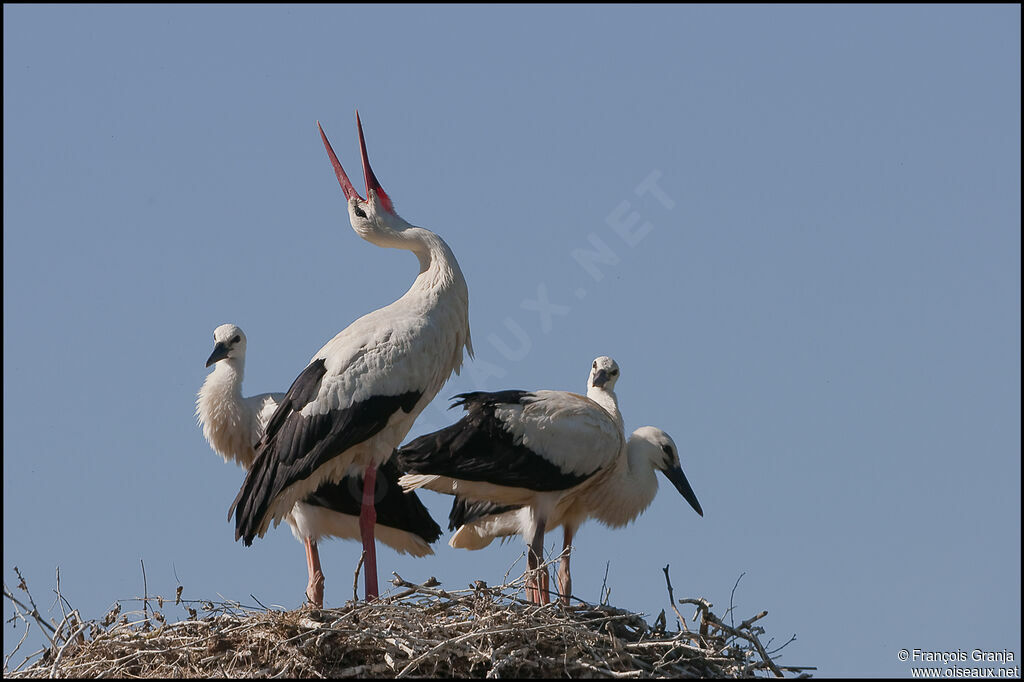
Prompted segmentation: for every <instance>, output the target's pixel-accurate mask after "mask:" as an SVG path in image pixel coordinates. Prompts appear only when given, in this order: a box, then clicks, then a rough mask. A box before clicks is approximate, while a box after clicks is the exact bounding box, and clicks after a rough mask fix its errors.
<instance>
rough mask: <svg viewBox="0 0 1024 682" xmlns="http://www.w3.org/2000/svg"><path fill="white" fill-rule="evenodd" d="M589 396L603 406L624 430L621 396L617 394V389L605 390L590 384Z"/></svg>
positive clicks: (620, 428)
mask: <svg viewBox="0 0 1024 682" xmlns="http://www.w3.org/2000/svg"><path fill="white" fill-rule="evenodd" d="M587 397H588V398H590V399H591V400H593V401H594V402H595V403H597V404H598V405H600V406H601V407H603V408H604V409H605V412H607V413H608V414H610V415H611V417H612V419H614V420H615V423H616V424H618V426H619V430H620V431H622V430H624V428H625V427H624V425H623V422H622V414H621V413H620V412H619V398H618V397H617V396H616V395H615V391H609V390H605V389H604V388H598V387H597V386H589V387H588V388H587Z"/></svg>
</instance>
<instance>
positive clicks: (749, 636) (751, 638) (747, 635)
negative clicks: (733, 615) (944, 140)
mask: <svg viewBox="0 0 1024 682" xmlns="http://www.w3.org/2000/svg"><path fill="white" fill-rule="evenodd" d="M767 615H768V612H767V611H762V612H761V613H759V614H757V615H756V616H753V617H752V618H748V619H747V620H745V621H743V622H742V623H740V628H743V627H746V628H747V629H748V632H743V630H741V629H740V628H733V627H730V626H728V625H726V624H725V623H723V622H722V621H720V620H719V619H718V618H717V617H715V616H714V615H712V616H711V619H712V622H713V623H714V624H715V627H717V628H719V629H720V630H722V632H725V633H726V634H730V635H733V636H734V637H740V638H742V639H745V640H747V641H748V642H750V643H751V644H753V645H754V648H756V649H757V653H759V654H761V659H762V660H763V661H764V662H765V664H767V666H768V667H769V668H771V670H772V672H773V673H775V676H776V677H783V675H782V671H781V670H779V666H777V665H775V661H773V660H772V658H771V656H769V655H768V652H766V651H765V650H764V646H762V645H761V640H759V639H758V638H757V635H756V634H754V631H753V630H749V628H750V625H751V624H752V623H753V622H754V621H756V620H760V619H761V618H764V617H765V616H767ZM762 632H763V630H762Z"/></svg>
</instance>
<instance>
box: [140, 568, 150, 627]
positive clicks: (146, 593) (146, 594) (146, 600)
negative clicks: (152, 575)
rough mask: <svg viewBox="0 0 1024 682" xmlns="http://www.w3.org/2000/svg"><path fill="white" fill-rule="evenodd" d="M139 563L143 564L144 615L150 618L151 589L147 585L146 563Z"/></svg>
mask: <svg viewBox="0 0 1024 682" xmlns="http://www.w3.org/2000/svg"><path fill="white" fill-rule="evenodd" d="M139 563H140V564H142V615H144V616H146V617H147V618H149V615H148V610H149V587H148V586H147V585H146V562H145V561H143V560H142V559H139Z"/></svg>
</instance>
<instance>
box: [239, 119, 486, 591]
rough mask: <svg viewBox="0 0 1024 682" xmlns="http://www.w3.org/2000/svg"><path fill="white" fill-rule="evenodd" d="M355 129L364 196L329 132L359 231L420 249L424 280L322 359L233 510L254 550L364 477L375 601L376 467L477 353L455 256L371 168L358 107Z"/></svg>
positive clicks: (305, 375)
mask: <svg viewBox="0 0 1024 682" xmlns="http://www.w3.org/2000/svg"><path fill="white" fill-rule="evenodd" d="M356 123H357V126H358V129H359V147H360V152H361V155H362V161H363V175H364V177H365V179H366V199H365V200H364V199H362V198H361V197H360V196H359V194H358V192H356V190H355V188H354V187H353V186H352V183H351V181H349V179H348V176H347V175H346V174H345V171H344V169H342V167H341V163H340V162H339V161H338V158H337V156H336V155H335V154H334V150H333V149H332V148H331V145H330V142H328V140H327V136H326V135H324V133H323V130H322V129H321V130H320V135H321V137H322V139H323V143H324V147H325V148H326V149H327V154H328V156H329V157H330V159H331V163H332V165H333V166H334V171H335V175H336V176H337V178H338V182H339V183H340V185H341V189H342V192H344V194H345V197H346V199H347V200H348V213H349V221H350V222H351V225H352V229H353V230H355V232H356V234H358V235H359V236H360V237H362V238H363V239H365V240H367V241H369V242H370V243H372V244H376V245H377V246H381V247H386V248H396V249H405V250H407V251H412V252H413V253H414V254H415V255H416V258H417V259H418V260H419V274H418V275H417V277H416V279H415V280H414V281H413V283H412V286H411V287H410V288H409V290H408V291H407V292H406V293H405V294H404V295H403V296H402V297H401V298H399V299H398V300H397V301H395V302H394V303H392V304H390V305H388V306H386V307H384V308H380V309H379V310H375V311H373V312H371V313H369V314H367V315H364V316H363V317H360V318H359V319H357V320H356V321H354V322H353V323H352V324H350V325H349V326H348V327H346V328H345V329H344V330H342V331H341V332H339V333H338V334H337V336H335V337H334V338H333V339H331V340H330V341H328V342H327V344H326V345H325V346H324V347H323V348H321V349H320V350H319V351H317V352H316V354H315V355H314V356H313V358H312V360H311V361H310V363H309V365H307V366H306V368H305V369H304V370H303V371H302V372H301V373H300V374H299V376H298V377H297V378H296V379H295V381H294V382H293V383H292V386H291V388H290V389H289V390H288V393H287V395H285V397H284V399H283V400H282V401H281V402H280V404H279V406H278V408H277V411H276V412H275V413H274V415H273V416H272V417H271V418H270V421H269V423H268V424H267V431H266V435H265V436H264V437H263V439H262V440H261V441H260V443H259V445H258V447H257V453H258V457H257V460H256V462H255V463H254V465H253V468H252V469H251V470H250V472H249V475H248V476H247V477H246V479H245V483H244V484H243V485H242V488H241V490H240V491H239V493H238V496H237V497H236V498H235V502H234V504H233V505H232V510H233V512H234V514H235V538H236V539H238V538H241V539H242V541H243V542H244V543H245V544H246V545H250V544H252V541H253V539H254V538H255V537H256V536H257V535H259V536H260V537H262V536H263V534H264V533H265V532H266V531H267V528H268V527H269V526H270V523H271V522H274V523H275V524H276V523H279V522H280V520H281V519H282V518H284V516H285V515H286V514H287V513H288V512H289V510H290V509H291V508H292V506H293V505H294V504H295V502H297V501H299V500H302V499H303V498H305V497H306V496H307V495H309V494H310V493H312V492H313V491H314V490H316V489H317V488H318V487H319V486H321V485H323V484H324V483H330V482H336V481H340V480H341V479H342V478H343V477H345V476H346V475H349V474H363V475H364V479H363V480H364V483H363V503H362V513H361V516H360V531H361V534H362V539H363V549H364V550H365V552H366V568H365V571H366V572H365V586H366V598H367V599H368V600H369V599H374V598H376V597H377V596H378V590H377V561H376V551H375V546H374V541H373V538H374V534H373V528H374V518H373V517H374V506H373V491H374V485H375V477H376V468H377V466H379V465H380V464H381V463H383V462H385V461H387V460H388V458H389V457H391V454H392V452H393V451H394V450H395V448H397V447H398V445H399V444H400V443H401V442H402V440H403V439H404V438H405V436H406V434H407V433H408V432H409V429H410V428H411V427H412V424H413V422H414V421H415V420H416V417H417V416H419V414H420V412H421V411H422V410H423V408H424V407H426V406H427V404H428V403H429V402H430V401H431V400H433V398H434V396H435V395H437V392H438V391H439V390H440V389H441V386H443V385H444V383H445V382H446V381H447V380H448V377H449V376H450V375H451V374H452V372H456V373H458V371H459V369H460V367H461V366H462V357H463V349H464V348H465V350H466V351H467V352H468V353H469V354H470V356H472V352H473V348H472V344H471V342H470V335H469V291H468V289H467V287H466V280H465V278H464V277H463V275H462V271H461V270H460V269H459V264H458V262H457V261H456V260H455V255H454V254H453V253H452V250H451V249H450V248H448V245H447V244H446V243H445V242H444V240H443V239H441V237H439V236H438V235H436V234H434V233H433V232H431V231H430V230H426V229H423V228H420V227H414V226H413V225H410V224H409V223H407V222H406V221H405V220H403V219H402V218H401V217H399V215H398V214H397V213H396V212H395V210H394V206H393V205H392V203H391V199H390V198H389V197H388V195H387V193H385V192H384V190H383V188H382V187H381V186H380V183H379V182H378V181H377V178H376V176H374V174H373V171H372V170H371V168H370V163H369V159H368V158H367V154H366V144H365V141H364V139H363V129H362V124H361V123H360V122H359V115H358V112H357V114H356ZM317 125H318V126H319V124H317ZM333 305H336V304H332V306H333Z"/></svg>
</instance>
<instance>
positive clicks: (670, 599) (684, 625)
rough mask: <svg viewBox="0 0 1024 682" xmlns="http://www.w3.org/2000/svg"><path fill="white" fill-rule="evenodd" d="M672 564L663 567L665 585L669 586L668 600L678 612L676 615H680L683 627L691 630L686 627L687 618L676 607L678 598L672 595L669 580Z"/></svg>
mask: <svg viewBox="0 0 1024 682" xmlns="http://www.w3.org/2000/svg"><path fill="white" fill-rule="evenodd" d="M670 565H671V564H665V568H663V569H661V570H663V571H665V585H666V586H668V602H669V603H670V604H671V605H672V610H673V611H675V612H676V616H678V617H679V622H680V623H682V624H683V629H684V630H686V631H687V632H689V631H690V628H688V627H686V619H685V618H683V615H682V614H681V613H679V609H677V608H676V599H675V597H674V596H672V581H671V580H669V577H668V567H669V566H670Z"/></svg>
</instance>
